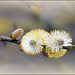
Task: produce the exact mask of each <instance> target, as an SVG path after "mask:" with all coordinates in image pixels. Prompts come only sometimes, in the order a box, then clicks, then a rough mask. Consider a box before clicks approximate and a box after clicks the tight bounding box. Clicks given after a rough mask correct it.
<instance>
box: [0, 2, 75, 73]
mask: <svg viewBox="0 0 75 75" xmlns="http://www.w3.org/2000/svg"><path fill="white" fill-rule="evenodd" d="M17 28H23V29H24V31H25V32H24V34H25V33H26V32H28V31H30V30H32V29H37V28H41V29H44V30H46V31H48V32H50V31H51V30H54V29H59V30H66V31H67V32H69V33H70V34H71V36H72V38H73V44H75V2H74V1H72V2H71V1H70V2H69V1H53V2H52V1H50V2H49V1H48V2H47V1H45V2H43V1H31V2H30V1H28V2H25V1H21V2H19V1H12V2H11V1H10V2H8V1H6V2H5V1H4V2H0V36H1V35H5V36H10V33H11V32H12V31H13V30H15V29H17ZM10 73H11V74H39V73H40V74H56V73H61V74H64V73H65V74H70V73H71V74H74V73H75V49H73V50H72V51H67V53H66V54H65V55H64V56H63V57H61V58H58V59H55V58H51V59H50V58H48V57H45V56H43V55H42V52H41V53H40V54H38V55H35V56H32V55H26V54H25V53H24V52H21V51H19V48H18V46H17V45H16V44H13V43H9V42H4V43H2V42H0V74H10Z"/></svg>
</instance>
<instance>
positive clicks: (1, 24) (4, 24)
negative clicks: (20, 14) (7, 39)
mask: <svg viewBox="0 0 75 75" xmlns="http://www.w3.org/2000/svg"><path fill="white" fill-rule="evenodd" d="M11 30H12V21H11V20H10V19H8V18H5V17H0V34H3V33H6V32H10V31H11Z"/></svg>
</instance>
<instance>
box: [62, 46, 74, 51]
mask: <svg viewBox="0 0 75 75" xmlns="http://www.w3.org/2000/svg"><path fill="white" fill-rule="evenodd" d="M63 48H64V49H69V50H72V49H73V48H75V45H72V46H64V47H63Z"/></svg>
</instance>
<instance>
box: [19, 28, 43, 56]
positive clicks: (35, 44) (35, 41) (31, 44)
mask: <svg viewBox="0 0 75 75" xmlns="http://www.w3.org/2000/svg"><path fill="white" fill-rule="evenodd" d="M38 31H39V29H35V30H31V31H30V32H28V33H26V34H25V35H24V36H23V37H22V39H21V45H20V46H21V48H22V49H23V51H24V52H25V53H26V54H31V55H36V54H38V53H40V52H41V51H42V48H43V46H42V45H44V42H43V38H42V36H41V35H40V33H39V32H38Z"/></svg>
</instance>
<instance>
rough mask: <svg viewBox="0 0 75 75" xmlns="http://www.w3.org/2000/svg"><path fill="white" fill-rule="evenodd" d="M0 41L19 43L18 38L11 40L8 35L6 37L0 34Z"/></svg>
mask: <svg viewBox="0 0 75 75" xmlns="http://www.w3.org/2000/svg"><path fill="white" fill-rule="evenodd" d="M0 41H1V42H5V41H7V42H12V43H15V44H17V45H19V44H20V41H19V40H13V39H11V38H10V37H7V36H0Z"/></svg>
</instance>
